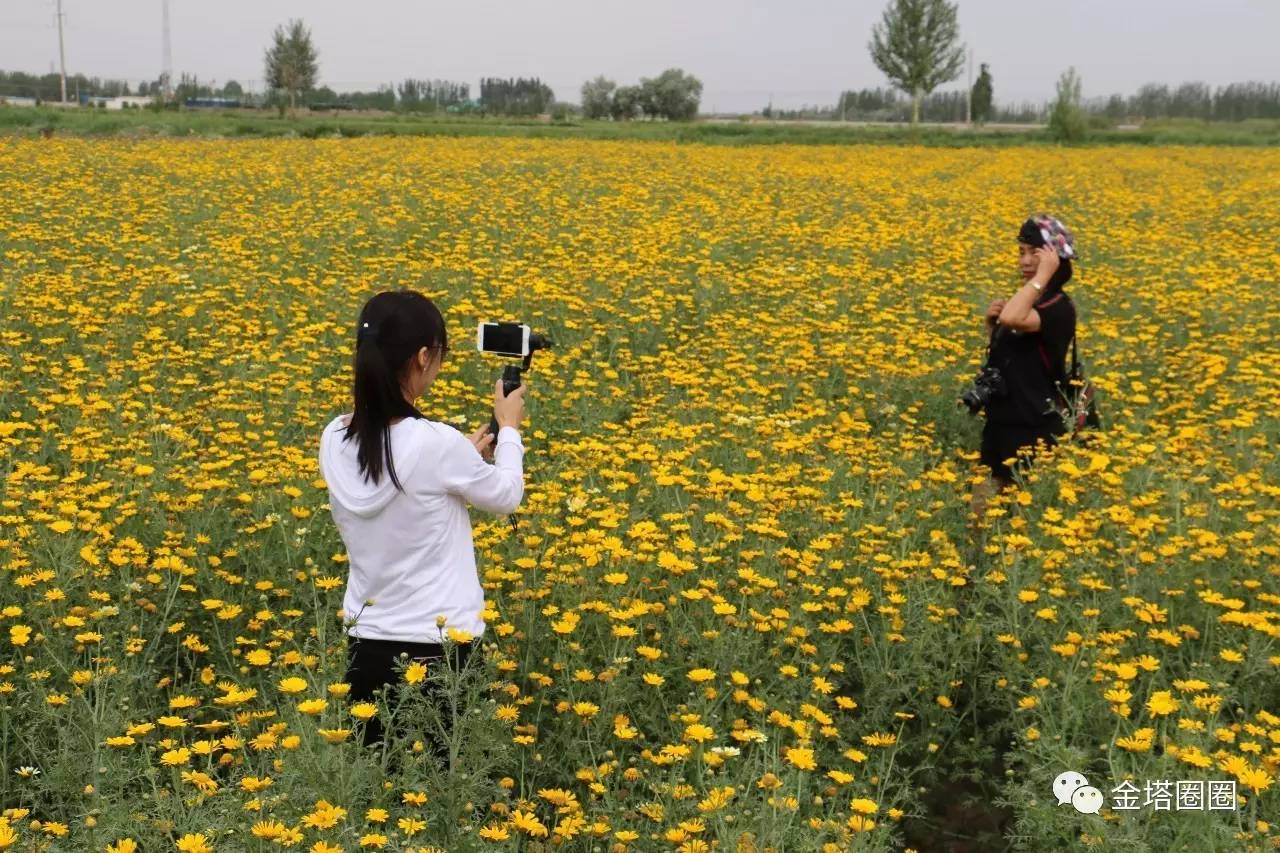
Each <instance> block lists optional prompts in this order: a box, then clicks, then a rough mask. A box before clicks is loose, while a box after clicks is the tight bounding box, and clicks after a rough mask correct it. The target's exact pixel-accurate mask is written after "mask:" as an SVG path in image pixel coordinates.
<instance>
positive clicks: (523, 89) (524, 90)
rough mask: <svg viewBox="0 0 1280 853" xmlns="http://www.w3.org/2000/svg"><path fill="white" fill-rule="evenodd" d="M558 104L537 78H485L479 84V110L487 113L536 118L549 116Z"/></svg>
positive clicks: (551, 93)
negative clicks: (555, 103) (552, 108)
mask: <svg viewBox="0 0 1280 853" xmlns="http://www.w3.org/2000/svg"><path fill="white" fill-rule="evenodd" d="M554 102H555V93H553V92H552V91H551V87H550V86H548V85H547V84H546V83H543V82H542V81H541V80H539V79H538V78H537V77H531V78H529V79H527V80H526V79H525V78H523V77H517V78H511V79H506V80H503V79H501V78H498V77H485V78H484V79H482V80H481V81H480V108H481V110H482V111H483V112H485V113H491V114H494V115H508V116H533V115H541V114H542V113H545V112H549V111H550V108H551V104H552V103H554Z"/></svg>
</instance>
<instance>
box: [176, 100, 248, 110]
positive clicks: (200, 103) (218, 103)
mask: <svg viewBox="0 0 1280 853" xmlns="http://www.w3.org/2000/svg"><path fill="white" fill-rule="evenodd" d="M182 105H183V106H184V107H208V108H213V109H235V108H237V107H239V106H240V99H239V98H187V99H186V100H185V101H183V102H182Z"/></svg>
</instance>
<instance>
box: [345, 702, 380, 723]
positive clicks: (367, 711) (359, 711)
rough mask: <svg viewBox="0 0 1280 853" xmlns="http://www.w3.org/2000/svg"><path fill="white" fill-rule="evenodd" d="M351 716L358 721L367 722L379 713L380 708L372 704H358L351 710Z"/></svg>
mask: <svg viewBox="0 0 1280 853" xmlns="http://www.w3.org/2000/svg"><path fill="white" fill-rule="evenodd" d="M350 711H351V716H353V717H355V718H356V719H357V720H367V719H369V718H370V717H372V716H373V715H374V714H377V713H378V706H377V705H375V704H374V703H372V702H357V703H355V704H354V705H352V706H351V708H350Z"/></svg>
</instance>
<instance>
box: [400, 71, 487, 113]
mask: <svg viewBox="0 0 1280 853" xmlns="http://www.w3.org/2000/svg"><path fill="white" fill-rule="evenodd" d="M469 100H471V87H470V86H468V85H467V84H466V83H454V82H453V81H451V80H414V79H406V80H405V81H404V82H403V83H401V84H400V89H399V98H398V99H397V106H398V107H399V108H400V109H402V110H405V111H407V112H424V113H431V112H435V111H436V110H442V109H448V108H449V107H456V106H458V105H460V104H462V103H464V102H466V101H469Z"/></svg>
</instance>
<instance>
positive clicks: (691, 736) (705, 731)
mask: <svg viewBox="0 0 1280 853" xmlns="http://www.w3.org/2000/svg"><path fill="white" fill-rule="evenodd" d="M715 736H716V733H715V732H714V731H713V730H712V729H711V727H710V726H704V725H702V724H701V723H694V724H693V725H690V726H686V727H685V730H684V739H685V740H691V741H695V742H697V743H705V742H707V741H709V740H711V739H712V738H713V737H715Z"/></svg>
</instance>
